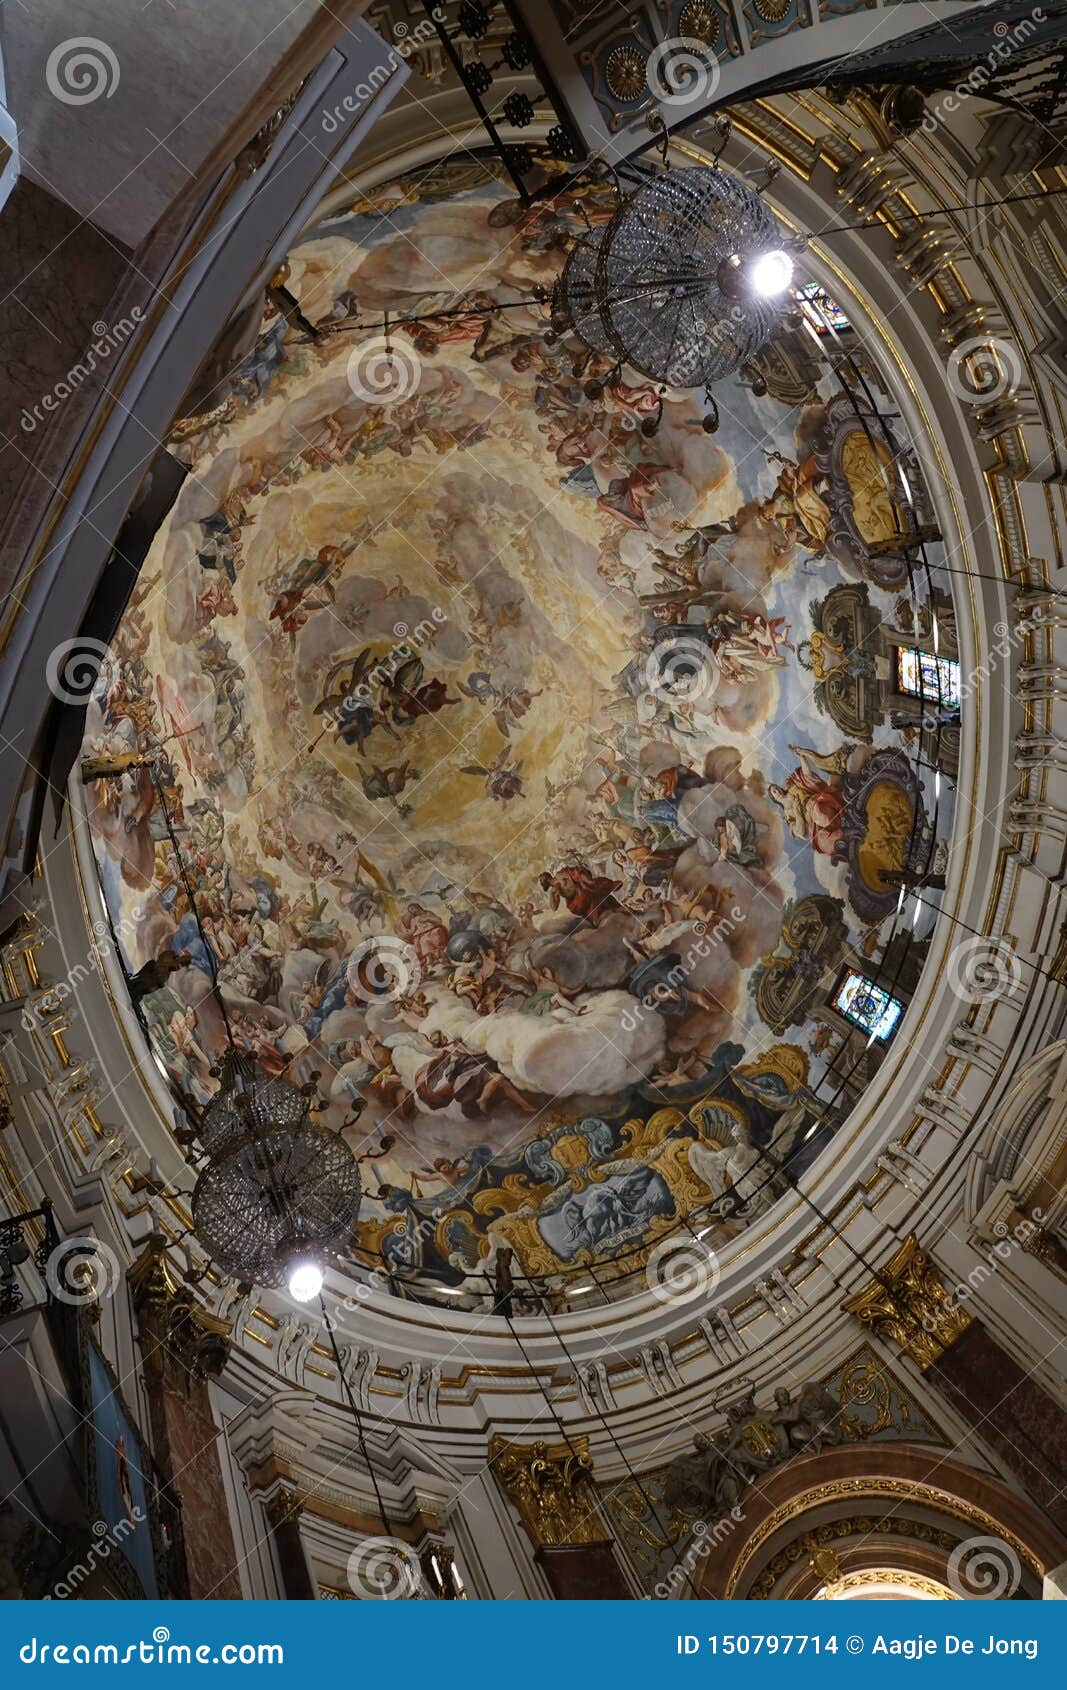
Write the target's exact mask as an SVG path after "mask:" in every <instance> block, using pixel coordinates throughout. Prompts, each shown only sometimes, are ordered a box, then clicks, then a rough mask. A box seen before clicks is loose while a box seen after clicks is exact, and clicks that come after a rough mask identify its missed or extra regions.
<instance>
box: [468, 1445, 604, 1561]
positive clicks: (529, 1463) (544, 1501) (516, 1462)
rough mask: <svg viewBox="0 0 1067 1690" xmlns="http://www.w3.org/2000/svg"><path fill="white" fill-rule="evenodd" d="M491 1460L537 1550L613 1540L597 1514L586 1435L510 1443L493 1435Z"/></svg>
mask: <svg viewBox="0 0 1067 1690" xmlns="http://www.w3.org/2000/svg"><path fill="white" fill-rule="evenodd" d="M489 1463H490V1466H491V1467H492V1468H493V1469H494V1471H495V1472H496V1475H497V1477H498V1478H499V1480H500V1482H501V1484H502V1485H503V1487H504V1489H505V1491H506V1492H507V1494H508V1496H509V1497H510V1498H511V1501H512V1502H513V1503H514V1504H515V1507H516V1508H517V1509H518V1512H519V1518H520V1519H521V1520H522V1523H523V1526H524V1527H525V1529H526V1533H527V1535H528V1537H529V1538H530V1541H531V1543H532V1544H533V1545H534V1547H535V1548H536V1549H545V1548H548V1547H554V1546H558V1545H560V1544H574V1543H609V1542H610V1541H611V1539H610V1536H609V1534H608V1533H607V1532H606V1531H605V1529H604V1526H603V1523H602V1521H601V1519H600V1515H599V1513H598V1512H597V1506H596V1496H595V1493H594V1491H593V1486H592V1479H593V1467H592V1463H591V1461H590V1460H589V1439H588V1438H585V1437H575V1438H572V1439H571V1441H570V1443H556V1444H550V1443H543V1442H541V1443H534V1444H513V1443H509V1442H508V1441H507V1439H506V1438H502V1437H500V1436H499V1435H494V1437H492V1438H491V1439H490V1441H489Z"/></svg>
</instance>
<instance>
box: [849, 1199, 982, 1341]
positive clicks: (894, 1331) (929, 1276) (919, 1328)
mask: <svg viewBox="0 0 1067 1690" xmlns="http://www.w3.org/2000/svg"><path fill="white" fill-rule="evenodd" d="M842 1308H843V1309H844V1311H845V1313H846V1314H851V1315H854V1316H855V1318H856V1319H857V1320H858V1321H859V1323H860V1325H861V1326H865V1327H866V1328H867V1329H868V1331H871V1332H873V1333H874V1334H875V1336H876V1337H878V1338H887V1339H889V1340H891V1341H892V1342H893V1343H895V1344H898V1345H899V1346H900V1348H901V1349H902V1350H903V1351H904V1353H905V1355H908V1356H910V1357H911V1359H912V1361H914V1362H915V1363H916V1365H917V1366H919V1367H921V1368H924V1369H925V1368H927V1367H932V1366H933V1364H934V1362H935V1361H938V1360H939V1359H940V1357H941V1356H942V1355H943V1354H944V1353H945V1351H946V1350H947V1349H948V1347H949V1345H950V1344H954V1343H955V1341H956V1339H957V1338H959V1337H960V1336H961V1335H962V1334H963V1333H964V1332H966V1330H967V1328H968V1326H970V1324H971V1318H972V1317H971V1316H970V1315H969V1314H966V1313H964V1311H963V1309H961V1308H960V1307H958V1305H957V1304H956V1303H954V1302H953V1301H952V1299H951V1297H950V1294H949V1292H948V1291H946V1289H945V1286H944V1283H943V1281H942V1279H941V1275H940V1273H939V1272H938V1269H937V1268H936V1266H935V1265H934V1263H933V1262H932V1261H931V1260H930V1257H929V1256H928V1255H927V1253H926V1251H925V1250H923V1249H921V1248H920V1246H919V1240H918V1237H917V1236H916V1234H915V1233H914V1232H912V1233H909V1234H908V1236H907V1238H905V1240H904V1242H903V1244H901V1246H900V1248H899V1249H898V1250H897V1251H896V1253H895V1254H894V1255H893V1256H892V1257H891V1258H890V1260H889V1261H888V1262H887V1263H886V1265H885V1267H884V1268H883V1269H882V1271H881V1273H880V1274H879V1276H878V1278H877V1279H875V1280H872V1282H871V1284H870V1285H868V1286H867V1287H866V1288H865V1289H864V1290H862V1291H860V1292H858V1293H857V1294H856V1296H854V1297H849V1298H848V1299H847V1300H846V1301H845V1302H844V1303H843V1304H842Z"/></svg>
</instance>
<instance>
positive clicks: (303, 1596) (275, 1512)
mask: <svg viewBox="0 0 1067 1690" xmlns="http://www.w3.org/2000/svg"><path fill="white" fill-rule="evenodd" d="M263 1507H264V1511H265V1513H266V1516H267V1519H268V1520H269V1522H270V1529H271V1534H272V1536H273V1538H274V1548H275V1551H276V1553H277V1556H278V1567H279V1570H280V1572H281V1575H282V1587H283V1589H284V1591H285V1594H286V1597H287V1599H288V1600H289V1601H290V1602H315V1601H317V1600H318V1591H317V1590H316V1588H315V1581H314V1579H313V1578H312V1576H311V1567H310V1566H309V1564H308V1558H307V1555H306V1553H305V1551H304V1540H303V1538H302V1537H301V1535H300V1514H301V1506H300V1500H299V1498H298V1497H297V1495H296V1492H295V1491H291V1490H288V1489H287V1488H286V1487H285V1486H284V1485H283V1486H282V1487H281V1488H280V1489H279V1490H276V1491H275V1492H274V1494H273V1495H272V1496H270V1497H269V1498H268V1499H267V1501H266V1502H265V1503H264V1504H263Z"/></svg>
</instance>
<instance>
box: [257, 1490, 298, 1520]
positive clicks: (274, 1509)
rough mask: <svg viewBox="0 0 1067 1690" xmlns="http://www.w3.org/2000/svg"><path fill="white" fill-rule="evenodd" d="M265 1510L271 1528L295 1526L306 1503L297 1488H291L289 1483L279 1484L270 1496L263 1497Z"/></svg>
mask: <svg viewBox="0 0 1067 1690" xmlns="http://www.w3.org/2000/svg"><path fill="white" fill-rule="evenodd" d="M263 1512H264V1513H265V1514H266V1516H267V1519H268V1521H269V1522H270V1527H271V1530H272V1531H277V1530H278V1528H279V1526H285V1525H294V1526H295V1525H296V1523H297V1521H298V1520H299V1519H300V1516H301V1514H302V1513H303V1512H304V1505H303V1503H302V1502H301V1500H300V1498H299V1496H298V1495H297V1493H296V1491H295V1490H290V1489H289V1487H288V1485H279V1486H278V1488H277V1490H274V1491H272V1492H271V1494H270V1496H267V1497H264V1498H263Z"/></svg>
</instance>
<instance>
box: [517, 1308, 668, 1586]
mask: <svg viewBox="0 0 1067 1690" xmlns="http://www.w3.org/2000/svg"><path fill="white" fill-rule="evenodd" d="M500 1312H501V1313H502V1314H503V1316H504V1319H505V1320H506V1321H507V1323H508V1330H509V1331H510V1333H511V1336H512V1337H513V1338H514V1340H515V1342H516V1344H517V1345H518V1347H519V1351H520V1353H521V1355H522V1358H523V1360H524V1361H525V1363H526V1365H527V1367H528V1368H529V1370H530V1372H531V1373H532V1374H533V1377H534V1378H535V1379H536V1381H537V1384H538V1388H539V1390H540V1392H541V1395H542V1396H543V1397H544V1399H545V1404H546V1406H547V1408H548V1412H549V1413H550V1414H551V1416H552V1418H553V1420H554V1421H555V1423H556V1425H557V1427H558V1428H559V1433H560V1436H561V1437H562V1439H563V1441H564V1443H565V1444H566V1446H567V1448H568V1449H569V1450H570V1452H571V1455H572V1456H573V1457H574V1459H575V1460H576V1461H581V1460H582V1459H583V1458H582V1457H581V1456H580V1455H579V1454H578V1451H577V1450H576V1449H575V1447H574V1444H573V1443H572V1441H571V1438H570V1435H569V1433H568V1431H567V1428H566V1425H565V1424H564V1422H563V1420H562V1418H561V1416H560V1413H559V1410H558V1408H557V1407H556V1404H555V1403H554V1402H553V1401H552V1398H551V1397H550V1396H549V1394H548V1389H547V1387H546V1386H545V1383H544V1380H543V1379H542V1378H541V1374H540V1372H539V1370H538V1368H537V1367H536V1366H535V1364H534V1362H533V1360H532V1359H531V1357H530V1354H529V1351H528V1350H527V1348H526V1345H525V1344H524V1343H523V1341H522V1339H521V1338H520V1337H519V1334H518V1333H517V1332H516V1330H515V1322H514V1319H513V1318H512V1314H511V1311H510V1309H509V1308H508V1307H507V1306H506V1305H504V1307H502V1309H501V1311H500ZM542 1313H543V1314H544V1316H545V1318H546V1320H547V1321H548V1324H549V1326H550V1327H551V1329H552V1332H553V1334H554V1336H555V1339H556V1342H557V1343H558V1345H559V1347H560V1349H561V1350H562V1351H563V1354H564V1355H565V1356H566V1358H567V1361H568V1363H569V1365H570V1367H571V1368H572V1369H573V1372H574V1380H575V1387H576V1388H577V1382H578V1366H577V1363H576V1362H575V1360H574V1357H573V1356H572V1355H571V1353H570V1350H569V1349H568V1348H567V1344H566V1342H565V1340H564V1338H563V1335H562V1333H561V1332H560V1330H559V1328H558V1327H557V1325H556V1323H555V1321H554V1320H553V1318H552V1311H551V1309H550V1307H549V1304H548V1299H547V1297H545V1298H543V1299H542ZM593 1408H594V1412H595V1414H596V1415H597V1418H598V1419H599V1420H600V1422H601V1425H602V1426H603V1428H604V1430H605V1432H606V1433H607V1434H608V1437H609V1438H610V1439H611V1441H612V1443H613V1444H614V1445H615V1448H616V1449H617V1450H618V1452H619V1454H620V1455H621V1456H622V1459H623V1464H624V1465H625V1467H626V1471H627V1473H628V1474H629V1476H630V1478H631V1479H632V1480H633V1482H634V1484H635V1485H636V1486H637V1489H638V1491H639V1492H640V1494H641V1498H642V1500H643V1501H644V1503H645V1505H646V1506H647V1508H648V1511H649V1513H650V1514H651V1516H652V1518H653V1519H654V1520H655V1522H656V1525H657V1526H658V1527H659V1529H660V1531H661V1532H662V1533H663V1540H664V1543H665V1544H668V1543H669V1539H668V1534H667V1530H666V1527H665V1526H664V1523H663V1521H662V1519H661V1518H660V1515H659V1512H658V1510H657V1508H656V1504H655V1503H654V1502H653V1500H652V1498H651V1497H650V1496H649V1494H648V1491H647V1490H646V1489H645V1487H644V1485H643V1484H642V1482H641V1478H640V1475H639V1474H638V1473H636V1472H635V1471H634V1469H633V1467H632V1466H631V1464H630V1458H629V1456H628V1455H627V1454H626V1451H625V1450H624V1449H623V1447H622V1445H621V1444H620V1443H619V1440H618V1438H617V1437H616V1436H615V1433H614V1432H613V1431H612V1429H611V1427H610V1426H609V1425H608V1422H607V1419H606V1418H605V1415H604V1413H603V1411H602V1410H601V1409H599V1408H597V1407H596V1404H595V1403H594V1405H593ZM686 1578H687V1579H688V1581H689V1585H690V1588H691V1590H692V1592H693V1595H694V1596H699V1594H700V1592H699V1591H698V1590H697V1587H696V1585H695V1584H694V1582H693V1578H692V1575H691V1574H689V1573H687V1574H686Z"/></svg>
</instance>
